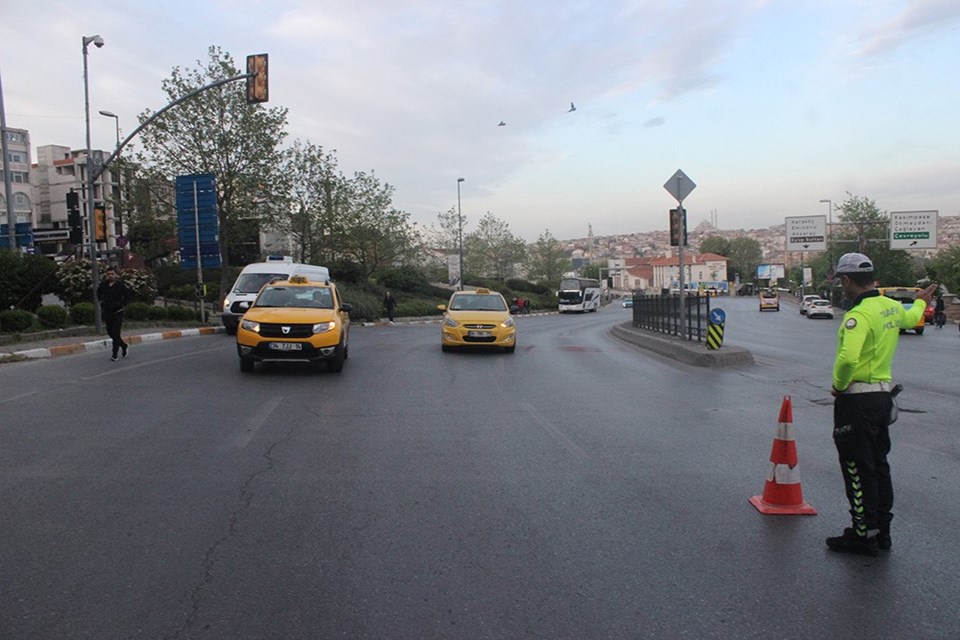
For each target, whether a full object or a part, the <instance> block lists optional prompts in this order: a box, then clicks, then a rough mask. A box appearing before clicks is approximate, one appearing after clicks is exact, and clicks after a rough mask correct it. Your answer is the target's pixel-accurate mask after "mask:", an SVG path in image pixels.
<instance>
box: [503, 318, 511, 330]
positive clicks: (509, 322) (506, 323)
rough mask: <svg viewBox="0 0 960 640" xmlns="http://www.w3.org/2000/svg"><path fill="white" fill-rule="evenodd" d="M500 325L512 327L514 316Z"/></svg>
mask: <svg viewBox="0 0 960 640" xmlns="http://www.w3.org/2000/svg"><path fill="white" fill-rule="evenodd" d="M500 326H501V327H506V328H507V329H509V328H510V327H512V326H513V318H507V319H506V320H504V321H503V322H501V323H500Z"/></svg>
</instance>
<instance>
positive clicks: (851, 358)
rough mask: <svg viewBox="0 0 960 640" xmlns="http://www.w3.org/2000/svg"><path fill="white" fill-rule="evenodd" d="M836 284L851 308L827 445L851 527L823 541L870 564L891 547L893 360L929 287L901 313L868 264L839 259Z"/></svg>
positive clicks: (836, 369)
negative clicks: (866, 558)
mask: <svg viewBox="0 0 960 640" xmlns="http://www.w3.org/2000/svg"><path fill="white" fill-rule="evenodd" d="M835 273H836V276H837V278H839V280H840V286H841V287H842V289H843V294H844V296H845V297H846V298H847V300H848V301H850V302H851V303H852V306H851V307H850V310H849V311H847V312H846V313H845V314H844V315H843V322H842V323H841V324H840V328H839V330H838V331H837V354H836V358H835V360H834V364H833V386H832V394H833V396H834V398H835V399H836V400H835V402H834V406H833V441H834V444H835V445H836V447H837V454H838V455H839V458H840V469H841V472H842V474H843V481H844V487H845V490H846V494H847V500H848V501H849V503H850V516H851V519H852V523H853V526H852V527H848V528H846V529H844V531H843V533H842V534H841V535H839V536H835V537H832V538H827V547H828V548H830V549H831V550H833V551H839V552H841V553H854V554H859V555H867V556H875V555H877V553H878V550H880V549H884V550H886V549H889V548H890V547H891V538H890V521H891V520H892V518H893V514H892V513H891V510H892V508H893V484H892V482H891V479H890V465H889V463H888V462H887V454H888V453H889V452H890V432H889V427H890V416H891V411H892V410H893V406H894V401H893V396H892V395H891V393H890V392H891V389H892V387H891V379H892V375H891V372H892V366H893V356H894V354H895V353H896V350H897V344H898V343H899V340H900V331H901V330H903V329H910V328H912V327H914V326H916V324H917V322H919V320H920V317H921V316H922V315H923V312H924V310H925V309H926V308H927V305H928V304H929V303H930V299H931V297H932V296H933V292H934V290H935V288H936V285H931V286H930V287H928V288H926V289H924V290H923V291H921V292H919V293H918V294H917V299H916V302H915V303H914V304H913V305H912V306H911V307H910V308H909V309H906V308H904V306H903V305H902V304H901V303H900V302H898V301H897V300H893V299H891V298H887V297H885V296H881V295H880V292H879V291H877V288H876V286H875V285H876V282H875V276H874V267H873V262H871V261H870V258H868V257H867V256H865V255H863V254H862V253H847V254H844V255H843V256H841V257H840V261H839V262H838V263H837V269H836V272H835Z"/></svg>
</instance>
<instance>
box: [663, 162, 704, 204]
mask: <svg viewBox="0 0 960 640" xmlns="http://www.w3.org/2000/svg"><path fill="white" fill-rule="evenodd" d="M663 188H664V189H666V190H667V192H668V193H669V194H670V195H672V196H673V197H674V198H676V199H677V202H683V201H684V200H685V199H686V197H687V196H688V195H690V192H691V191H693V190H694V189H696V188H697V185H696V184H694V182H693V180H691V179H690V178H688V177H687V174H685V173H684V172H683V171H681V170H680V169H677V172H676V173H675V174H673V175H672V176H670V179H669V180H667V181H666V182H665V183H663Z"/></svg>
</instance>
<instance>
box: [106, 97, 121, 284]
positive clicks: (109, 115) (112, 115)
mask: <svg viewBox="0 0 960 640" xmlns="http://www.w3.org/2000/svg"><path fill="white" fill-rule="evenodd" d="M100 115H102V116H105V117H107V118H113V121H114V124H115V125H116V130H117V146H116V147H115V148H114V154H113V155H114V162H116V163H117V164H116V166H111V167H110V175H111V176H112V175H114V173H116V176H117V199H116V203H115V204H114V207H115V209H116V212H117V224H118V225H119V227H120V236H123V203H122V202H121V201H122V199H123V198H122V196H123V185H122V184H121V181H122V179H123V171H122V169H121V165H120V116H118V115H117V114H115V113H113V112H112V111H107V110H106V109H101V110H100ZM111 182H112V180H111ZM117 240H119V241H120V242H122V241H123V240H122V238H117ZM120 242H118V243H117V246H119V247H120V268H123V267H124V262H125V260H124V254H125V253H126V246H125V245H126V243H124V244H123V245H121V244H120Z"/></svg>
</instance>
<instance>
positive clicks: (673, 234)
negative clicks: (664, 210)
mask: <svg viewBox="0 0 960 640" xmlns="http://www.w3.org/2000/svg"><path fill="white" fill-rule="evenodd" d="M681 237H683V246H687V210H686V209H680V210H677V209H670V246H671V247H679V246H680V238H681Z"/></svg>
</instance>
